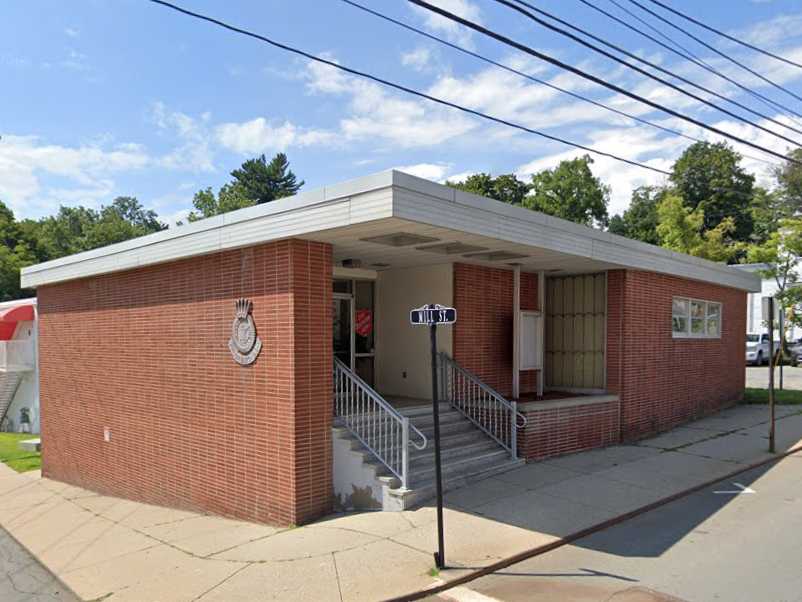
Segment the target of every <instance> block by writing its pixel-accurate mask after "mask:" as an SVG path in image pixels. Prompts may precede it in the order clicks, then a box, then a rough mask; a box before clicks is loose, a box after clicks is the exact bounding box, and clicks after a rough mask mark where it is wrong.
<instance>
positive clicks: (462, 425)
mask: <svg viewBox="0 0 802 602" xmlns="http://www.w3.org/2000/svg"><path fill="white" fill-rule="evenodd" d="M460 418H461V420H455V421H453V422H451V421H449V422H445V423H440V436H441V437H445V436H449V435H456V434H459V433H468V432H471V431H476V432H479V433H481V432H482V431H480V430H479V429H478V428H476V426H474V424H473V423H472V422H471V421H470V420H468V419H467V418H462V417H460ZM416 428H417V429H418V430H419V431H420V432H422V433H423V435H424V436H425V437H426V438H427V439H428V440H429V441H431V440H432V439H434V425H431V426H425V427H423V428H420V427H416ZM482 434H484V433H482Z"/></svg>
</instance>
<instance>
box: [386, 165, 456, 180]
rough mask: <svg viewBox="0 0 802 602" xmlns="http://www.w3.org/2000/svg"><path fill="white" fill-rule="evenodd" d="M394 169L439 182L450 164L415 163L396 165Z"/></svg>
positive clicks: (446, 172) (443, 178)
mask: <svg viewBox="0 0 802 602" xmlns="http://www.w3.org/2000/svg"><path fill="white" fill-rule="evenodd" d="M395 169H397V170H398V171H403V172H404V173H408V174H410V175H412V176H417V177H419V178H426V179H427V180H434V181H436V182H440V181H443V180H445V179H446V174H448V172H449V171H450V170H451V165H448V164H445V163H417V164H415V165H406V166H403V167H396V168H395Z"/></svg>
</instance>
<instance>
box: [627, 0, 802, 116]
mask: <svg viewBox="0 0 802 602" xmlns="http://www.w3.org/2000/svg"><path fill="white" fill-rule="evenodd" d="M629 1H630V2H631V3H632V4H634V5H635V6H637V7H639V8H640V9H641V10H643V11H646V12H647V13H649V14H650V15H652V16H654V17H655V18H657V19H659V20H660V21H662V22H663V23H665V24H666V25H668V26H669V27H672V28H673V29H676V30H677V31H679V32H682V33H684V34H685V35H686V36H688V37H689V38H691V39H692V40H694V41H696V42H697V43H698V44H701V45H702V46H704V47H705V48H707V49H708V50H711V51H712V52H715V53H716V54H717V55H719V56H720V57H722V58H725V59H727V60H728V61H730V62H731V63H733V64H735V65H738V66H739V67H740V68H741V69H744V70H745V71H748V72H749V73H751V74H752V75H754V76H755V77H757V78H759V79H761V80H763V81H764V82H766V83H767V84H770V85H772V86H774V87H775V88H777V89H778V90H782V91H783V92H785V93H786V94H788V95H789V96H793V97H794V98H796V99H797V100H800V101H802V96H799V95H798V94H796V93H794V92H792V91H791V90H789V89H788V88H786V87H785V86H782V85H780V84H778V83H777V82H775V81H773V80H770V79H769V78H768V77H766V76H764V75H762V74H760V73H758V72H757V71H755V70H754V69H752V68H751V67H747V66H746V65H744V64H743V63H742V62H740V61H738V60H736V59H734V58H732V57H731V56H729V55H726V54H724V53H723V52H721V51H720V50H719V49H717V48H716V47H715V46H712V45H711V44H708V43H707V42H705V41H704V40H703V39H701V38H699V37H697V36H695V35H693V34H692V33H690V32H689V31H686V30H685V29H683V28H682V27H680V26H679V25H676V24H675V23H673V22H671V21H669V20H668V19H666V18H665V17H663V16H662V15H660V14H658V13H656V12H654V11H653V10H651V9H650V8H647V7H646V6H644V5H643V4H641V3H640V2H638V1H637V0H629Z"/></svg>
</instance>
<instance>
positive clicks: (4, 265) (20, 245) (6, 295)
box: [0, 201, 36, 301]
mask: <svg viewBox="0 0 802 602" xmlns="http://www.w3.org/2000/svg"><path fill="white" fill-rule="evenodd" d="M0 241H2V243H3V244H2V246H0V301H7V300H9V299H18V298H20V297H25V296H28V295H30V294H32V293H31V291H23V290H22V289H20V279H19V274H20V269H21V268H23V267H25V266H27V265H31V264H33V263H36V256H35V255H34V254H33V252H32V251H31V248H30V245H29V244H28V241H27V240H26V239H25V233H24V231H23V230H22V229H21V228H20V227H19V223H18V222H17V221H16V219H15V217H14V212H13V211H11V209H10V208H9V207H8V206H6V204H5V203H3V202H2V201H0Z"/></svg>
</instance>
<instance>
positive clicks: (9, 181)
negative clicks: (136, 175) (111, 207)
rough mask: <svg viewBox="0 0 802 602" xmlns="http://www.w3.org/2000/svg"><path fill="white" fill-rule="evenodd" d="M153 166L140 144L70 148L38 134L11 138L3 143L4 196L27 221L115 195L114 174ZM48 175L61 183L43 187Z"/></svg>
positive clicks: (0, 184) (0, 173)
mask: <svg viewBox="0 0 802 602" xmlns="http://www.w3.org/2000/svg"><path fill="white" fill-rule="evenodd" d="M149 164H150V158H149V157H148V155H147V153H146V152H145V150H144V149H143V148H142V147H141V146H138V145H133V144H126V145H117V146H114V147H111V148H108V147H107V146H103V145H82V146H77V147H68V146H61V145H56V144H48V143H46V142H44V141H42V140H41V139H39V138H37V137H35V136H16V135H5V136H3V138H2V140H0V198H1V199H2V200H4V201H5V202H7V203H8V204H9V206H10V207H11V208H12V209H13V210H14V211H15V212H16V213H18V214H20V215H24V216H26V217H27V216H38V215H43V214H45V213H49V212H51V211H52V210H54V208H55V206H56V205H57V204H58V203H61V202H65V203H78V202H80V203H84V204H90V205H91V204H95V203H98V202H99V201H100V200H102V199H105V198H107V197H108V196H109V195H110V194H111V192H112V191H113V189H114V182H113V180H112V179H111V177H110V176H112V175H114V174H117V173H121V172H129V171H135V170H141V169H143V168H145V167H147V166H148V165H149ZM43 176H44V177H45V178H48V179H50V178H53V180H52V181H55V182H59V183H58V184H57V185H49V184H43V183H42V178H43ZM64 180H66V182H69V183H72V184H73V185H71V186H67V185H65V182H64Z"/></svg>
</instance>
